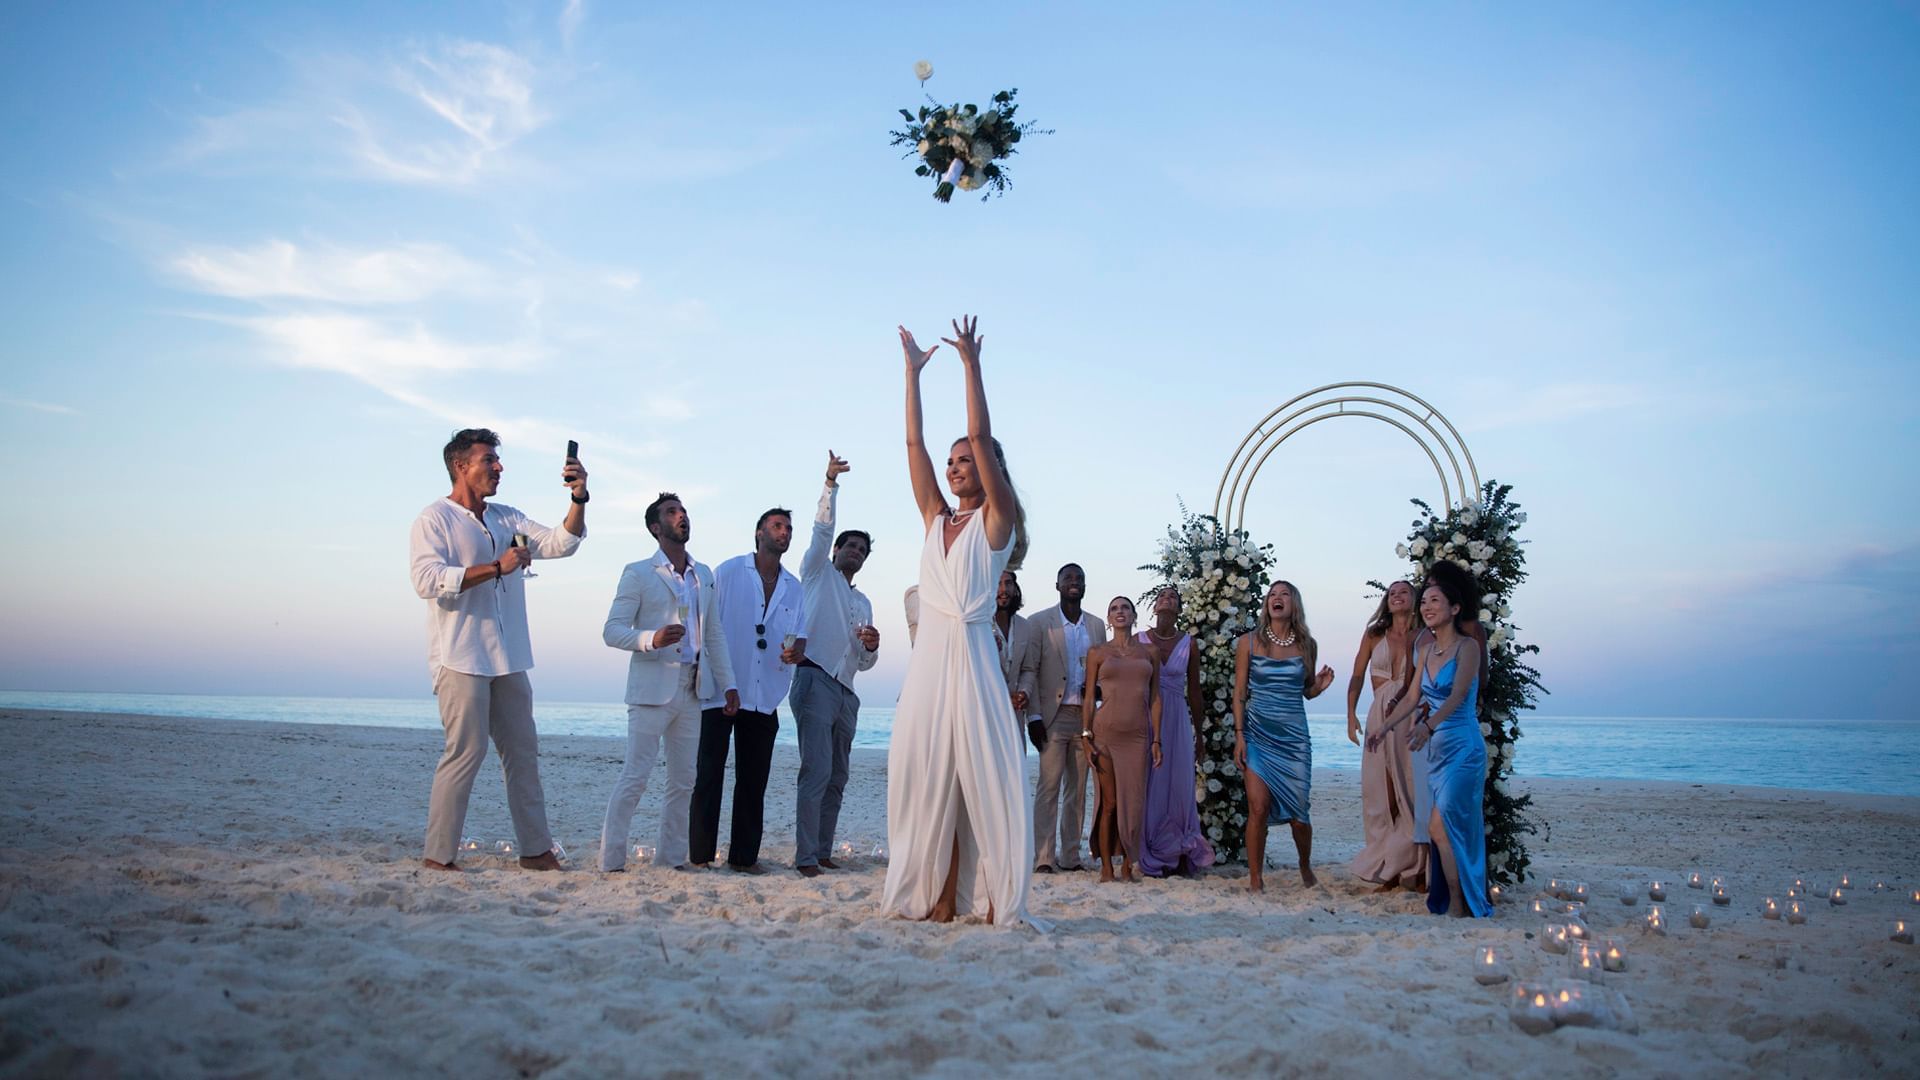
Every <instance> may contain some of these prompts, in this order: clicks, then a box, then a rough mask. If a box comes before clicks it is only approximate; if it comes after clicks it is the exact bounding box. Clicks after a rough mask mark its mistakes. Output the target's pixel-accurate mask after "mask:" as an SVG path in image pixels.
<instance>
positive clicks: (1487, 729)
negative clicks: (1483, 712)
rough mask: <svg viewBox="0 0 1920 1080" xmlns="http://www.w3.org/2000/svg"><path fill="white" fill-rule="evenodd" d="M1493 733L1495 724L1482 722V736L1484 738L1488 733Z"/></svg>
mask: <svg viewBox="0 0 1920 1080" xmlns="http://www.w3.org/2000/svg"><path fill="white" fill-rule="evenodd" d="M1491 734H1493V725H1492V724H1487V723H1482V724H1481V725H1480V735H1481V737H1482V738H1484V737H1486V736H1488V735H1491Z"/></svg>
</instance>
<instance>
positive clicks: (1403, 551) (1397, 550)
mask: <svg viewBox="0 0 1920 1080" xmlns="http://www.w3.org/2000/svg"><path fill="white" fill-rule="evenodd" d="M1393 554H1394V555H1395V556H1396V557H1397V558H1402V559H1404V558H1406V557H1407V545H1405V544H1395V545H1393Z"/></svg>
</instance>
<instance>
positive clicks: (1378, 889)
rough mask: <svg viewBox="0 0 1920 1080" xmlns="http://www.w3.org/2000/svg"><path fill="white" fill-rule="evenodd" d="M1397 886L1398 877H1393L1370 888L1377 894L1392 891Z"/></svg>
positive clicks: (1398, 884) (1398, 882) (1398, 883)
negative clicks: (1383, 883) (1382, 883)
mask: <svg viewBox="0 0 1920 1080" xmlns="http://www.w3.org/2000/svg"><path fill="white" fill-rule="evenodd" d="M1399 887H1400V879H1399V878H1394V879H1393V880H1392V881H1389V882H1387V883H1386V884H1385V885H1376V886H1374V887H1373V889H1372V892H1373V893H1374V895H1376V896H1377V895H1379V894H1380V893H1385V892H1392V891H1393V890H1395V889H1397V888H1399Z"/></svg>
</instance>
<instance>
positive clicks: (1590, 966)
mask: <svg viewBox="0 0 1920 1080" xmlns="http://www.w3.org/2000/svg"><path fill="white" fill-rule="evenodd" d="M1601 956H1602V953H1601V951H1600V947H1599V946H1598V945H1590V944H1588V943H1586V942H1584V941H1583V942H1581V943H1580V944H1578V945H1576V946H1574V947H1573V948H1572V949H1571V950H1570V951H1569V952H1568V953H1567V968H1568V970H1569V971H1571V972H1572V973H1573V977H1574V978H1576V979H1579V980H1581V981H1583V982H1599V981H1600V971H1601Z"/></svg>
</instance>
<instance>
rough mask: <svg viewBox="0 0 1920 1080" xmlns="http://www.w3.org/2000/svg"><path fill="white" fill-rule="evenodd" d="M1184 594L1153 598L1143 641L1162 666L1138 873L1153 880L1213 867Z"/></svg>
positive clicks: (1167, 591) (1167, 592)
mask: <svg viewBox="0 0 1920 1080" xmlns="http://www.w3.org/2000/svg"><path fill="white" fill-rule="evenodd" d="M1179 618H1180V593H1179V591H1178V590H1175V589H1172V588H1163V589H1161V590H1160V591H1159V592H1157V593H1155V594H1154V597H1153V625H1151V626H1149V627H1147V629H1146V630H1144V631H1142V632H1141V634H1140V640H1141V641H1142V642H1144V643H1145V644H1146V646H1147V647H1148V648H1150V649H1152V650H1153V655H1154V656H1155V658H1157V659H1158V660H1159V661H1160V745H1161V759H1160V766H1159V767H1158V768H1156V769H1154V770H1153V771H1152V772H1150V773H1148V774H1147V821H1146V829H1145V832H1144V834H1143V838H1142V847H1143V849H1144V850H1142V851H1141V853H1140V869H1141V870H1142V871H1143V872H1145V873H1146V874H1147V875H1148V876H1150V877H1165V876H1167V874H1169V873H1177V874H1180V875H1182V876H1185V877H1193V876H1195V875H1196V874H1198V873H1199V872H1200V871H1201V870H1202V869H1203V868H1205V867H1208V866H1212V865H1213V845H1211V844H1209V843H1207V836H1206V833H1204V832H1203V831H1201V829H1200V810H1199V805H1198V804H1197V803H1196V802H1195V801H1194V790H1193V782H1194V762H1196V761H1198V760H1199V758H1200V730H1199V727H1198V725H1196V724H1195V723H1194V722H1193V717H1196V716H1202V715H1204V713H1202V711H1201V710H1202V709H1203V708H1204V706H1203V705H1202V704H1201V699H1200V665H1199V664H1198V663H1196V662H1195V661H1194V657H1193V635H1192V634H1183V633H1181V632H1180V631H1179V629H1178V628H1177V627H1176V626H1175V623H1176V622H1177V621H1178V620H1179Z"/></svg>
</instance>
